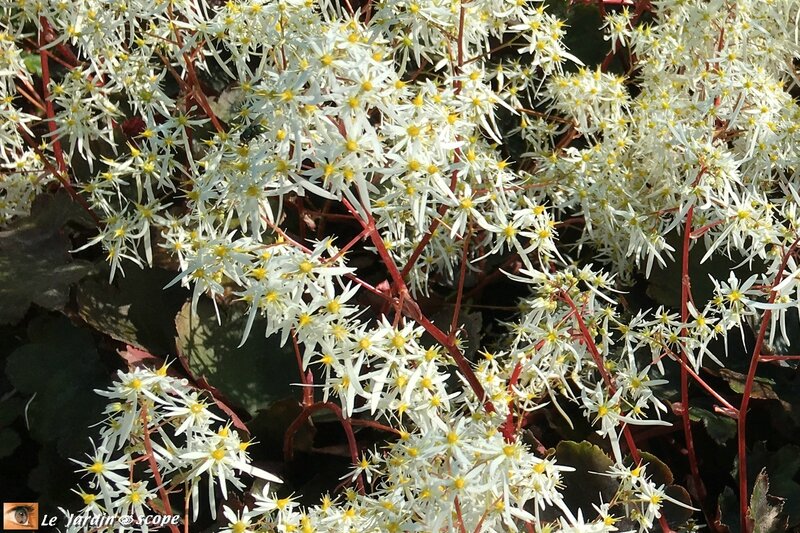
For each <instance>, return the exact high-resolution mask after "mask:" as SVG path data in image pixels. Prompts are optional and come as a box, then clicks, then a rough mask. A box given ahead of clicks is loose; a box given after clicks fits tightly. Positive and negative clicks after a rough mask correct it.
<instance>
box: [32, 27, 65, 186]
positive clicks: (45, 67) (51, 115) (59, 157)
mask: <svg viewBox="0 0 800 533" xmlns="http://www.w3.org/2000/svg"><path fill="white" fill-rule="evenodd" d="M39 21H40V23H41V25H42V29H41V30H39V58H40V59H41V61H42V96H43V98H44V103H45V108H46V114H47V128H48V129H49V130H50V135H52V137H53V153H54V154H55V156H56V162H57V163H58V169H59V171H60V172H61V174H63V176H64V179H65V180H66V181H67V182H68V181H69V177H68V175H67V163H66V162H65V161H64V152H63V151H62V150H61V141H60V140H59V138H58V137H57V136H56V122H55V111H54V110H53V102H52V101H51V100H50V88H49V87H48V85H50V62H49V59H48V58H49V54H48V53H47V51H46V50H45V49H44V47H45V45H46V44H47V42H48V39H47V37H46V35H45V34H52V29H51V28H50V23H49V22H47V19H46V18H45V17H41V18H40V19H39Z"/></svg>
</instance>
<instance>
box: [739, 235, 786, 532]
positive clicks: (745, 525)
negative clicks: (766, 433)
mask: <svg viewBox="0 0 800 533" xmlns="http://www.w3.org/2000/svg"><path fill="white" fill-rule="evenodd" d="M798 242H800V239H797V240H795V241H794V242H793V243H792V245H791V246H790V247H789V250H787V251H786V253H785V254H784V255H783V259H782V260H781V264H780V268H779V269H778V273H777V275H776V276H775V279H774V280H773V281H772V286H771V287H770V295H769V300H768V302H769V303H771V304H772V303H775V297H776V296H777V295H778V293H776V292H775V291H774V290H773V289H774V288H775V286H776V285H778V283H780V282H781V279H782V278H783V273H784V271H785V270H786V264H787V263H788V262H789V258H790V257H791V256H792V255H793V254H794V251H795V249H796V248H797V244H798ZM771 316H772V310H770V309H766V310H764V316H762V317H761V326H760V327H759V328H758V336H757V337H756V344H755V347H754V348H753V355H752V357H751V358H750V368H749V369H748V371H747V378H746V379H745V382H744V390H743V391H742V403H741V404H740V405H739V419H738V421H737V435H736V439H737V445H738V455H739V520H740V527H741V530H742V532H743V533H748V532H749V531H752V529H753V524H752V520H750V518H748V516H747V515H748V509H747V507H748V506H747V503H748V501H749V498H748V492H747V442H746V436H747V433H746V432H747V408H748V407H749V406H750V395H751V394H752V392H753V384H754V383H755V379H756V369H757V368H758V363H759V362H760V361H762V360H764V359H763V356H762V355H761V349H762V347H763V346H764V339H765V338H766V335H767V326H769V322H770V317H771Z"/></svg>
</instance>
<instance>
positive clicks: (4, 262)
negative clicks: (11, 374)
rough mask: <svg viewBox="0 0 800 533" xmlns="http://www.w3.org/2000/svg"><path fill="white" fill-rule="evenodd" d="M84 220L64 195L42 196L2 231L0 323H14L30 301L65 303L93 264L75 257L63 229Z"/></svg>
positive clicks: (51, 306)
mask: <svg viewBox="0 0 800 533" xmlns="http://www.w3.org/2000/svg"><path fill="white" fill-rule="evenodd" d="M80 220H85V217H84V216H82V211H81V210H80V209H79V208H78V207H77V206H76V205H75V204H73V203H72V201H71V200H70V199H69V197H67V196H66V195H65V194H57V195H42V196H40V197H39V198H37V199H36V200H35V201H34V203H33V207H32V208H31V214H30V216H28V217H25V218H23V219H20V220H17V221H15V222H14V223H12V224H11V226H10V227H9V228H8V229H7V230H5V231H0V302H3V304H2V305H0V324H13V323H16V322H18V321H19V320H20V319H22V317H23V316H25V313H26V312H27V310H28V308H29V307H30V305H31V304H32V303H35V304H37V305H40V306H42V307H44V308H46V309H51V310H58V309H61V308H62V307H64V305H65V304H66V303H67V299H68V297H69V287H70V285H71V284H72V283H75V282H76V281H78V280H79V279H81V278H82V277H84V276H85V275H86V274H88V273H89V272H90V271H91V268H92V267H91V264H90V263H88V262H85V261H73V260H72V258H71V257H70V254H69V250H70V249H71V247H72V246H71V244H70V242H69V239H67V237H66V236H65V235H64V233H63V231H62V228H63V227H64V225H65V224H67V223H69V222H71V221H80Z"/></svg>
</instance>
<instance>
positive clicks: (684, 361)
mask: <svg viewBox="0 0 800 533" xmlns="http://www.w3.org/2000/svg"><path fill="white" fill-rule="evenodd" d="M704 172H705V167H703V168H701V169H700V171H699V172H698V174H697V177H696V178H695V180H694V183H695V184H696V183H697V182H698V181H699V180H700V178H701V177H702V176H703V174H704ZM693 220H694V205H692V206H690V207H689V211H688V212H687V213H686V220H685V222H684V226H683V250H682V255H681V272H682V275H681V323H682V324H683V328H682V330H681V337H683V338H684V339H685V338H687V337H688V335H689V333H688V328H687V326H686V324H687V322H688V320H689V301H690V299H691V286H690V284H691V279H690V275H689V244H690V240H691V236H692V222H693ZM680 362H681V406H682V409H681V421H682V423H683V435H684V439H685V441H686V450H687V452H688V455H689V471H690V472H691V474H692V480H693V481H694V485H695V490H696V491H697V493H696V495H697V497H698V499H699V500H700V502H701V503H704V502H705V499H706V488H705V485H704V484H703V478H701V477H700V468H699V466H698V464H697V452H696V451H695V448H694V437H693V435H692V421H691V420H690V418H689V373H688V372H687V369H688V368H689V362H688V358H687V356H686V349H685V348H681V353H680Z"/></svg>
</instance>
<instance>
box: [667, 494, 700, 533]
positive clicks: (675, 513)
mask: <svg viewBox="0 0 800 533" xmlns="http://www.w3.org/2000/svg"><path fill="white" fill-rule="evenodd" d="M664 493H665V494H666V495H667V496H668V497H670V498H672V499H673V500H676V501H679V502H681V503H683V504H684V505H686V506H689V507H691V505H692V497H691V496H689V491H687V490H686V489H685V488H683V487H681V486H680V485H669V486H668V487H666V488H665V489H664ZM661 512H663V513H664V518H665V519H666V520H667V523H668V524H669V525H670V526H672V528H673V529H678V528H680V526H682V525H683V524H685V523H686V522H688V521H689V519H690V518H691V517H692V515H694V511H693V510H692V509H690V508H688V507H684V506H683V505H677V504H675V503H672V502H671V501H665V502H664V506H663V508H662V511H661Z"/></svg>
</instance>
